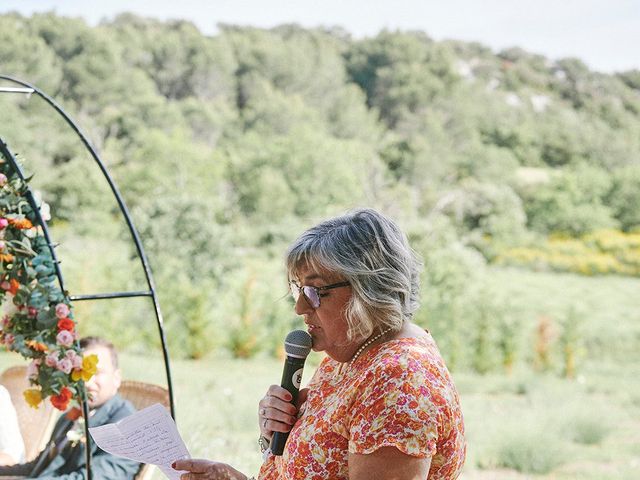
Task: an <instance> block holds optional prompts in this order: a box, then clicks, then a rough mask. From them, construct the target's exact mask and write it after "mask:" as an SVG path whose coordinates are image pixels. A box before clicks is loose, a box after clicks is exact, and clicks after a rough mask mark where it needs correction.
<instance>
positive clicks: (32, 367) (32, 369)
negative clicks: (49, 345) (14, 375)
mask: <svg viewBox="0 0 640 480" xmlns="http://www.w3.org/2000/svg"><path fill="white" fill-rule="evenodd" d="M39 371H40V360H38V359H36V360H33V361H32V362H31V363H30V364H29V366H28V367H27V378H36V377H37V376H38V372H39Z"/></svg>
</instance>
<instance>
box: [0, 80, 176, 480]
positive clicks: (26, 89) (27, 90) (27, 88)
mask: <svg viewBox="0 0 640 480" xmlns="http://www.w3.org/2000/svg"><path fill="white" fill-rule="evenodd" d="M0 79H1V80H6V81H9V82H13V83H15V84H18V85H20V86H21V87H22V88H11V87H3V88H0V92H7V93H23V94H32V93H35V94H36V95H38V96H39V97H40V98H42V99H43V100H44V101H45V102H46V103H47V104H48V105H49V106H51V107H53V109H54V110H55V111H56V112H58V114H59V115H60V116H62V118H63V119H64V120H65V122H66V123H67V124H68V125H69V127H71V129H72V130H73V131H74V132H75V133H76V134H77V135H78V137H80V140H81V141H82V143H83V144H84V146H85V147H86V149H87V150H88V151H89V153H90V154H91V156H92V157H93V159H94V160H95V162H96V163H97V164H98V167H99V168H100V170H101V171H102V174H103V175H104V177H105V179H106V181H107V183H108V184H109V187H110V188H111V192H112V193H113V195H114V197H115V198H116V201H117V203H118V206H119V207H120V211H121V212H122V215H123V216H124V219H125V221H126V223H127V226H128V228H129V232H130V233H131V236H132V238H133V241H134V243H135V246H136V251H137V253H138V257H139V258H140V261H141V263H142V268H143V270H144V273H145V277H146V280H147V286H148V287H149V290H148V291H137V292H113V293H105V294H91V295H71V296H68V298H69V300H70V301H72V302H73V301H82V300H102V299H110V298H126V297H151V299H152V301H153V306H154V311H155V315H156V320H157V325H158V332H159V335H160V342H161V345H162V354H163V359H164V365H165V371H166V376H167V388H168V390H169V404H170V410H171V416H172V417H173V418H174V419H175V405H174V397H173V385H172V381H171V368H170V365H169V353H168V350H167V344H166V338H165V334H164V321H163V317H162V312H161V310H160V302H159V301H158V296H157V294H156V286H155V282H154V280H153V275H152V273H151V268H150V266H149V262H148V260H147V256H146V254H145V252H144V248H143V247H142V242H141V241H140V236H139V235H138V231H137V230H136V228H135V226H134V224H133V221H132V220H131V216H130V214H129V209H128V208H127V206H126V204H125V202H124V199H123V198H122V195H121V194H120V191H119V190H118V187H117V186H116V184H115V182H114V181H113V179H112V178H111V175H110V174H109V172H108V170H107V168H106V167H105V165H104V163H103V162H102V160H101V159H100V156H99V155H98V153H97V152H96V150H95V149H94V148H93V146H92V145H91V143H90V142H89V140H88V139H87V137H86V136H85V135H84V133H83V132H82V130H81V129H80V127H79V126H78V125H77V124H76V123H75V122H74V121H73V120H72V119H71V117H69V115H67V113H66V112H65V111H64V110H63V109H62V107H61V106H60V105H58V103H56V102H55V100H53V99H52V98H51V97H49V96H48V95H47V94H45V93H44V92H42V91H41V90H40V89H38V88H37V87H35V86H34V85H31V84H29V83H27V82H25V81H23V80H19V79H17V78H14V77H11V76H8V75H2V74H0ZM0 149H1V150H2V152H3V153H4V154H5V155H6V157H7V158H9V160H10V161H11V162H12V163H13V166H14V168H15V170H16V172H18V175H20V176H21V178H23V179H24V174H23V173H22V170H21V169H20V166H19V165H18V164H17V163H16V161H15V158H14V156H13V155H12V154H11V152H10V150H9V149H8V147H7V146H6V145H5V144H4V142H3V141H2V139H1V138H0ZM27 201H29V203H30V204H31V206H32V208H33V211H34V212H35V214H36V215H37V217H38V220H39V221H40V224H41V225H42V228H43V232H44V235H45V239H46V241H47V245H48V246H49V250H50V251H51V256H52V258H53V260H54V264H55V269H56V276H57V277H58V282H59V284H60V289H61V290H62V292H63V293H64V294H65V296H66V290H65V289H64V280H63V278H62V271H61V270H60V266H59V262H58V261H57V257H56V253H55V250H54V247H55V245H54V244H53V243H52V242H51V238H50V235H49V230H48V227H47V224H46V222H45V221H44V220H43V219H42V217H41V215H40V211H39V209H38V208H37V206H36V202H35V199H34V198H33V194H32V192H31V189H30V188H28V193H27ZM83 397H84V398H83V399H82V404H83V405H82V406H83V413H84V414H85V418H88V407H87V402H86V392H83ZM88 424H89V422H85V435H86V438H87V442H89V441H90V438H89V432H88ZM90 450H91V449H90V448H87V449H86V453H87V455H86V456H87V463H86V465H87V477H88V480H91V477H92V475H91V473H92V472H91V458H90V457H91V453H90Z"/></svg>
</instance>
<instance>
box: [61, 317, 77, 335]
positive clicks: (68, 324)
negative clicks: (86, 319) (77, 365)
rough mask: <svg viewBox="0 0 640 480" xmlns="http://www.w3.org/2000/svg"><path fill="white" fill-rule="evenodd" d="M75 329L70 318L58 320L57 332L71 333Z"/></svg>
mask: <svg viewBox="0 0 640 480" xmlns="http://www.w3.org/2000/svg"><path fill="white" fill-rule="evenodd" d="M74 328H75V324H74V323H73V320H71V319H70V318H68V317H66V318H61V319H60V320H58V330H59V331H61V330H67V331H69V332H73V329H74Z"/></svg>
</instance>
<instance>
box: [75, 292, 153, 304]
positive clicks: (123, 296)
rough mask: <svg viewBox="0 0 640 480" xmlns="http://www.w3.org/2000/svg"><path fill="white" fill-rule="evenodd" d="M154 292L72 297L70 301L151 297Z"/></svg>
mask: <svg viewBox="0 0 640 480" xmlns="http://www.w3.org/2000/svg"><path fill="white" fill-rule="evenodd" d="M151 296H153V292H113V293H94V294H91V295H71V296H70V297H69V300H71V301H72V302H78V301H82V300H104V299H107V298H129V297H151Z"/></svg>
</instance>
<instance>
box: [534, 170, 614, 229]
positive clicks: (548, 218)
mask: <svg viewBox="0 0 640 480" xmlns="http://www.w3.org/2000/svg"><path fill="white" fill-rule="evenodd" d="M610 189H611V179H610V177H609V175H607V174H606V172H604V171H603V170H602V169H598V168H594V167H589V166H587V165H580V166H579V167H577V168H575V169H568V170H564V171H561V172H558V174H557V175H555V176H553V177H552V179H551V181H550V182H549V184H547V185H543V186H541V187H539V188H538V189H536V190H535V191H533V192H531V193H530V194H529V198H528V201H527V202H526V203H525V205H526V207H525V210H526V212H527V217H528V219H529V225H530V226H531V228H532V229H534V230H536V231H538V232H544V233H553V232H556V233H567V234H573V235H580V234H584V233H587V232H590V231H592V230H597V229H603V228H610V227H615V226H617V223H618V222H617V221H616V220H615V218H614V216H613V211H612V209H611V207H609V206H607V205H606V204H605V198H606V195H607V194H608V192H609V190H610Z"/></svg>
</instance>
